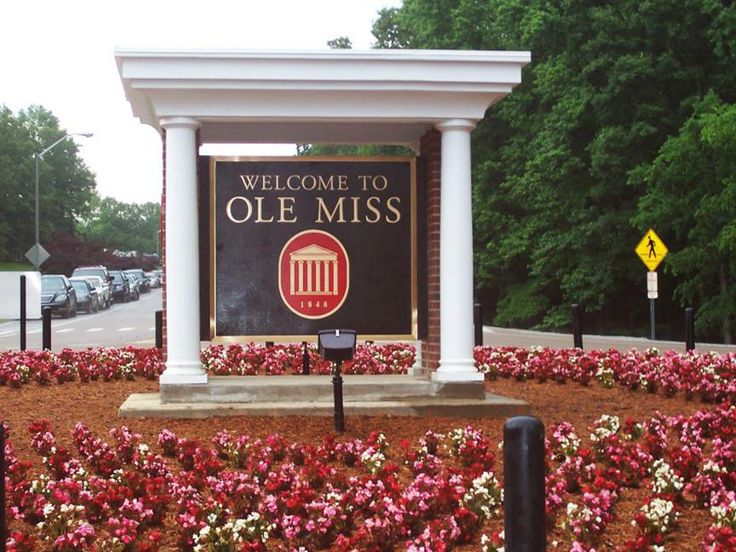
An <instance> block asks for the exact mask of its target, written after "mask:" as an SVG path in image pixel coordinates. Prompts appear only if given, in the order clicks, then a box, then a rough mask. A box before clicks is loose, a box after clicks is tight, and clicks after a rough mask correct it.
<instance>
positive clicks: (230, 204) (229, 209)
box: [225, 196, 253, 224]
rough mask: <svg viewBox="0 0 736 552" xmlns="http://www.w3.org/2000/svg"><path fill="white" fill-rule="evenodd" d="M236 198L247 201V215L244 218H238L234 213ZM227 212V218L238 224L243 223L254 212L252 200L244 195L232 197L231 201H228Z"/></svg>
mask: <svg viewBox="0 0 736 552" xmlns="http://www.w3.org/2000/svg"><path fill="white" fill-rule="evenodd" d="M236 200H239V201H242V202H244V203H245V208H246V211H245V212H246V215H245V216H244V217H243V218H240V219H236V218H235V216H234V215H233V203H235V201H236ZM225 213H226V214H227V218H229V219H230V220H231V221H233V222H234V223H236V224H241V223H243V222H245V221H246V220H248V219H249V218H250V216H251V215H252V214H253V206H252V205H251V203H250V201H249V200H248V199H247V198H245V197H243V196H235V197H233V198H231V199H230V201H228V202H227V205H226V206H225Z"/></svg>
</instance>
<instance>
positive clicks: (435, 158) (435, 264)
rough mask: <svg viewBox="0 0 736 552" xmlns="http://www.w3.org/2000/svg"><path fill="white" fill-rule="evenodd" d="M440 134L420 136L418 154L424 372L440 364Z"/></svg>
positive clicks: (428, 133) (428, 132)
mask: <svg viewBox="0 0 736 552" xmlns="http://www.w3.org/2000/svg"><path fill="white" fill-rule="evenodd" d="M441 137H442V136H441V134H440V132H439V131H437V130H436V129H432V130H429V131H427V133H426V134H425V135H424V136H422V139H421V142H420V150H419V154H420V155H421V157H422V158H423V160H424V163H425V178H426V180H425V182H424V185H425V187H426V197H427V213H426V221H427V229H426V231H427V259H426V267H427V269H426V270H427V335H426V337H425V338H424V339H423V340H422V364H423V368H424V371H425V372H432V371H434V370H436V369H437V367H438V366H439V361H440V167H441V162H442V149H441V146H442V143H441Z"/></svg>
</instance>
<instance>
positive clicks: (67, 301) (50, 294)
mask: <svg viewBox="0 0 736 552" xmlns="http://www.w3.org/2000/svg"><path fill="white" fill-rule="evenodd" d="M45 307H51V313H52V314H54V313H58V314H61V316H63V317H64V318H69V317H70V316H76V315H77V293H76V292H75V291H74V287H73V286H72V284H71V282H70V281H69V279H68V278H67V277H66V276H64V275H63V274H46V275H44V276H42V277H41V308H45Z"/></svg>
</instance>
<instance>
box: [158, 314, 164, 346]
mask: <svg viewBox="0 0 736 552" xmlns="http://www.w3.org/2000/svg"><path fill="white" fill-rule="evenodd" d="M156 348H157V349H163V348H164V311H160V310H157V311H156Z"/></svg>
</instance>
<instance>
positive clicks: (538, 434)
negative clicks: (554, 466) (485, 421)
mask: <svg viewBox="0 0 736 552" xmlns="http://www.w3.org/2000/svg"><path fill="white" fill-rule="evenodd" d="M503 470H504V484H503V488H504V500H503V503H504V532H505V545H504V546H505V549H506V550H508V551H509V552H541V551H543V550H545V549H546V547H547V542H546V541H547V535H546V530H545V507H544V425H542V422H540V421H539V420H538V419H537V418H534V417H532V416H517V417H515V418H511V419H510V420H509V421H508V422H506V425H505V426H504V428H503Z"/></svg>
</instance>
